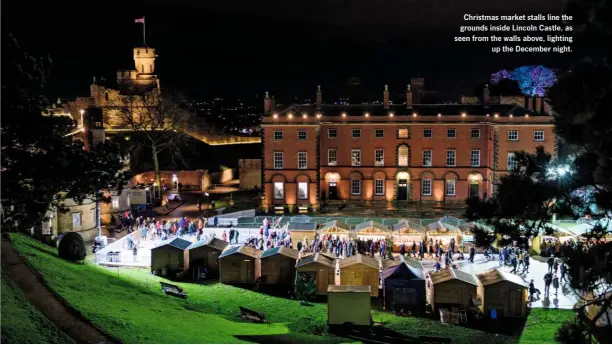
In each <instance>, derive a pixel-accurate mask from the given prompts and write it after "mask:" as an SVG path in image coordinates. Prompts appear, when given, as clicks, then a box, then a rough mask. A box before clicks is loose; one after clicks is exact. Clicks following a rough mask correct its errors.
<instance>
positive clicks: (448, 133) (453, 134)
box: [446, 128, 457, 138]
mask: <svg viewBox="0 0 612 345" xmlns="http://www.w3.org/2000/svg"><path fill="white" fill-rule="evenodd" d="M446 137H447V138H456V137H457V130H456V129H454V128H451V129H447V130H446Z"/></svg>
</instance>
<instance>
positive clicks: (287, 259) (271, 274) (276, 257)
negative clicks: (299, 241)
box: [259, 246, 300, 286]
mask: <svg viewBox="0 0 612 345" xmlns="http://www.w3.org/2000/svg"><path fill="white" fill-rule="evenodd" d="M299 255H300V253H299V252H298V251H297V250H295V249H292V248H288V247H285V246H280V247H276V248H270V249H268V250H266V251H265V252H263V253H262V254H261V257H260V258H259V260H260V264H261V277H262V283H264V284H269V285H281V286H292V285H293V280H294V279H295V265H296V263H297V260H298V257H299Z"/></svg>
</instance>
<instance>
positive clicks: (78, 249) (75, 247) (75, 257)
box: [57, 232, 87, 262]
mask: <svg viewBox="0 0 612 345" xmlns="http://www.w3.org/2000/svg"><path fill="white" fill-rule="evenodd" d="M57 251H58V255H59V257H60V258H62V259H66V260H68V261H73V262H76V261H83V259H85V255H87V253H86V251H85V243H84V242H83V237H81V235H79V234H77V233H76V232H69V233H67V234H66V235H64V237H63V238H62V240H61V241H60V243H59V248H58V250H57Z"/></svg>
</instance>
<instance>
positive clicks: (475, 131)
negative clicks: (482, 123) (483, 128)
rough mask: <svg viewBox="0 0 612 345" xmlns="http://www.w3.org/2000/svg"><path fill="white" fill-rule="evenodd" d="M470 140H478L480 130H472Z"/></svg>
mask: <svg viewBox="0 0 612 345" xmlns="http://www.w3.org/2000/svg"><path fill="white" fill-rule="evenodd" d="M472 138H473V139H480V128H472Z"/></svg>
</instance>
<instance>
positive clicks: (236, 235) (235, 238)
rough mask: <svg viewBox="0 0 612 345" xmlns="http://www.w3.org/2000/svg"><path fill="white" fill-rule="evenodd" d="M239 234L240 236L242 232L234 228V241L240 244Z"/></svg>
mask: <svg viewBox="0 0 612 345" xmlns="http://www.w3.org/2000/svg"><path fill="white" fill-rule="evenodd" d="M238 236H240V232H239V231H238V229H235V230H234V243H236V244H238Z"/></svg>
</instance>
